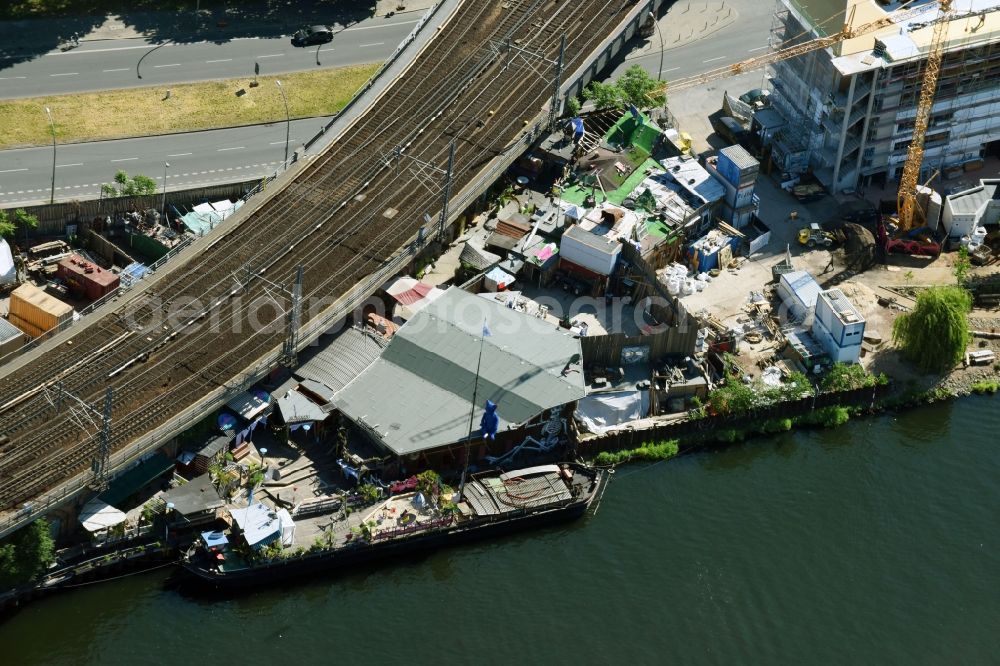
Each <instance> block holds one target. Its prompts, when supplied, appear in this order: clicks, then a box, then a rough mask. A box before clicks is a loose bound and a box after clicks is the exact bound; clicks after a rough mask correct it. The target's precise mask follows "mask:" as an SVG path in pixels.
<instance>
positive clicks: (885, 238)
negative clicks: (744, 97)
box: [656, 0, 954, 256]
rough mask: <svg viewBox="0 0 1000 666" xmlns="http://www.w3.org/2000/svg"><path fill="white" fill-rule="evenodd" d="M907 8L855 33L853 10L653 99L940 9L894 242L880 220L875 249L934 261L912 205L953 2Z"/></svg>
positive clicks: (675, 84)
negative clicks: (835, 27) (805, 36)
mask: <svg viewBox="0 0 1000 666" xmlns="http://www.w3.org/2000/svg"><path fill="white" fill-rule="evenodd" d="M912 2H913V0H911V2H907V3H903V5H902V6H901V7H900V8H899V9H898V10H896V11H895V12H893V13H891V14H889V15H887V16H884V17H881V18H879V19H878V20H875V21H871V22H869V23H864V24H862V25H860V26H857V27H853V26H852V25H851V23H853V14H854V12H853V8H852V12H851V16H850V17H849V18H848V20H847V22H846V23H845V24H844V26H843V27H842V28H841V30H840V31H839V32H836V33H833V34H831V35H828V36H826V37H818V38H816V39H812V40H809V41H806V42H803V43H801V44H793V45H792V46H787V47H785V48H782V49H778V50H777V51H773V52H770V53H764V54H762V55H759V56H756V57H754V58H750V59H747V60H743V61H741V62H737V63H733V64H731V65H726V66H724V67H718V68H715V69H712V70H709V71H707V72H704V73H702V74H696V75H694V76H688V77H684V78H681V79H676V80H674V81H670V82H665V83H664V88H662V89H660V90H659V91H657V93H656V94H663V93H664V92H666V91H667V90H670V91H676V90H683V89H685V88H689V87H692V86H697V85H702V84H704V83H708V82H710V81H715V80H718V79H722V78H726V77H729V76H736V75H738V74H743V73H746V72H750V71H753V70H755V69H759V68H762V67H765V66H767V65H770V64H772V63H776V62H780V61H782V60H787V59H789V58H794V57H797V56H800V55H804V54H806V53H811V52H813V51H817V50H820V49H825V48H830V47H836V46H837V45H838V44H840V43H841V42H843V41H845V40H848V39H854V38H857V37H862V36H864V35H867V34H870V33H873V32H876V31H878V30H882V29H884V28H888V27H893V26H895V25H897V24H901V23H904V22H906V21H909V20H910V19H914V18H917V17H919V16H921V15H923V14H926V13H927V12H929V11H931V10H933V9H937V8H940V15H939V16H937V17H936V18H935V19H933V20H932V21H931V22H932V23H933V33H932V37H931V42H930V49H929V52H928V55H927V64H926V66H925V67H924V72H923V77H922V80H921V86H920V97H919V99H918V102H917V114H916V118H915V121H914V127H913V138H912V140H911V142H910V146H909V149H908V151H907V155H906V163H905V164H904V167H903V173H902V175H901V177H900V181H899V191H898V193H897V207H896V211H897V214H896V216H895V217H894V218H893V219H892V220H890V224H889V226H892V227H894V228H895V230H896V235H895V236H893V235H891V234H890V233H889V228H888V226H887V225H886V224H885V221H884V219H881V220H880V221H879V224H878V237H879V243H880V245H881V247H882V249H883V250H884V251H885V253H886V254H892V253H894V252H899V253H908V254H920V255H925V256H937V255H938V254H940V253H941V246H940V244H939V243H937V242H936V241H935V240H933V237H932V236H930V235H929V234H927V233H924V229H925V228H924V227H923V223H924V221H925V220H926V212H925V211H923V210H922V209H921V208H920V205H919V203H918V201H917V184H918V183H917V180H918V178H919V175H920V166H921V163H922V162H923V157H924V140H925V138H926V134H927V126H928V124H929V122H930V115H931V107H932V106H933V104H934V94H935V92H936V89H937V81H938V76H939V75H940V72H941V60H942V57H943V55H944V43H945V36H946V35H947V33H948V25H949V23H950V21H951V20H952V19H953V17H954V15H953V13H952V2H953V0H938V3H937V4H936V5H935V4H924V5H920V6H918V7H914V8H908V7H909V5H910V4H912Z"/></svg>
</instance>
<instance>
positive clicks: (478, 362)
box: [458, 319, 489, 500]
mask: <svg viewBox="0 0 1000 666" xmlns="http://www.w3.org/2000/svg"><path fill="white" fill-rule="evenodd" d="M488 332H489V328H488V327H487V326H486V320H485V319H483V331H482V334H481V335H480V336H479V358H478V359H477V360H476V379H475V382H474V383H473V385H472V403H471V404H470V405H469V436H468V438H466V440H465V464H464V465H463V466H462V479H461V481H459V484H458V498H459V500H461V499H462V496H463V493H464V492H465V475H466V473H468V471H469V447H470V446H472V424H473V422H474V421H475V418H476V399H477V397H478V394H479V368H480V367H481V365H482V362H483V344H484V343H485V342H486V335H487V333H488Z"/></svg>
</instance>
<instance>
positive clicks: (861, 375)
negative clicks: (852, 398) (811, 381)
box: [820, 363, 888, 391]
mask: <svg viewBox="0 0 1000 666" xmlns="http://www.w3.org/2000/svg"><path fill="white" fill-rule="evenodd" d="M883 378H884V381H885V382H887V381H888V377H885V374H884V373H883V375H882V376H880V377H876V376H875V375H871V374H868V372H866V371H865V369H864V368H862V367H861V366H860V365H859V364H857V363H836V364H834V366H833V367H832V368H830V370H829V372H827V373H826V375H825V376H824V377H823V381H822V382H820V389H822V390H823V391H851V390H853V389H859V388H862V387H865V386H875V384H878V383H882V382H883Z"/></svg>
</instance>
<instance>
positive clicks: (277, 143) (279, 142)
mask: <svg viewBox="0 0 1000 666" xmlns="http://www.w3.org/2000/svg"><path fill="white" fill-rule="evenodd" d="M289 141H290V142H291V141H295V137H292V138H290V139H289ZM283 143H284V141H272V142H271V145H272V146H279V145H281V144H283ZM254 166H257V165H256V164H255V165H254Z"/></svg>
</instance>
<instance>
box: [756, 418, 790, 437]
mask: <svg viewBox="0 0 1000 666" xmlns="http://www.w3.org/2000/svg"><path fill="white" fill-rule="evenodd" d="M791 429H792V420H791V419H782V418H777V419H767V420H766V421H764V422H763V423H761V424H760V427H758V428H757V432H759V433H760V434H762V435H770V434H772V433H776V432H788V431H789V430H791Z"/></svg>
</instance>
